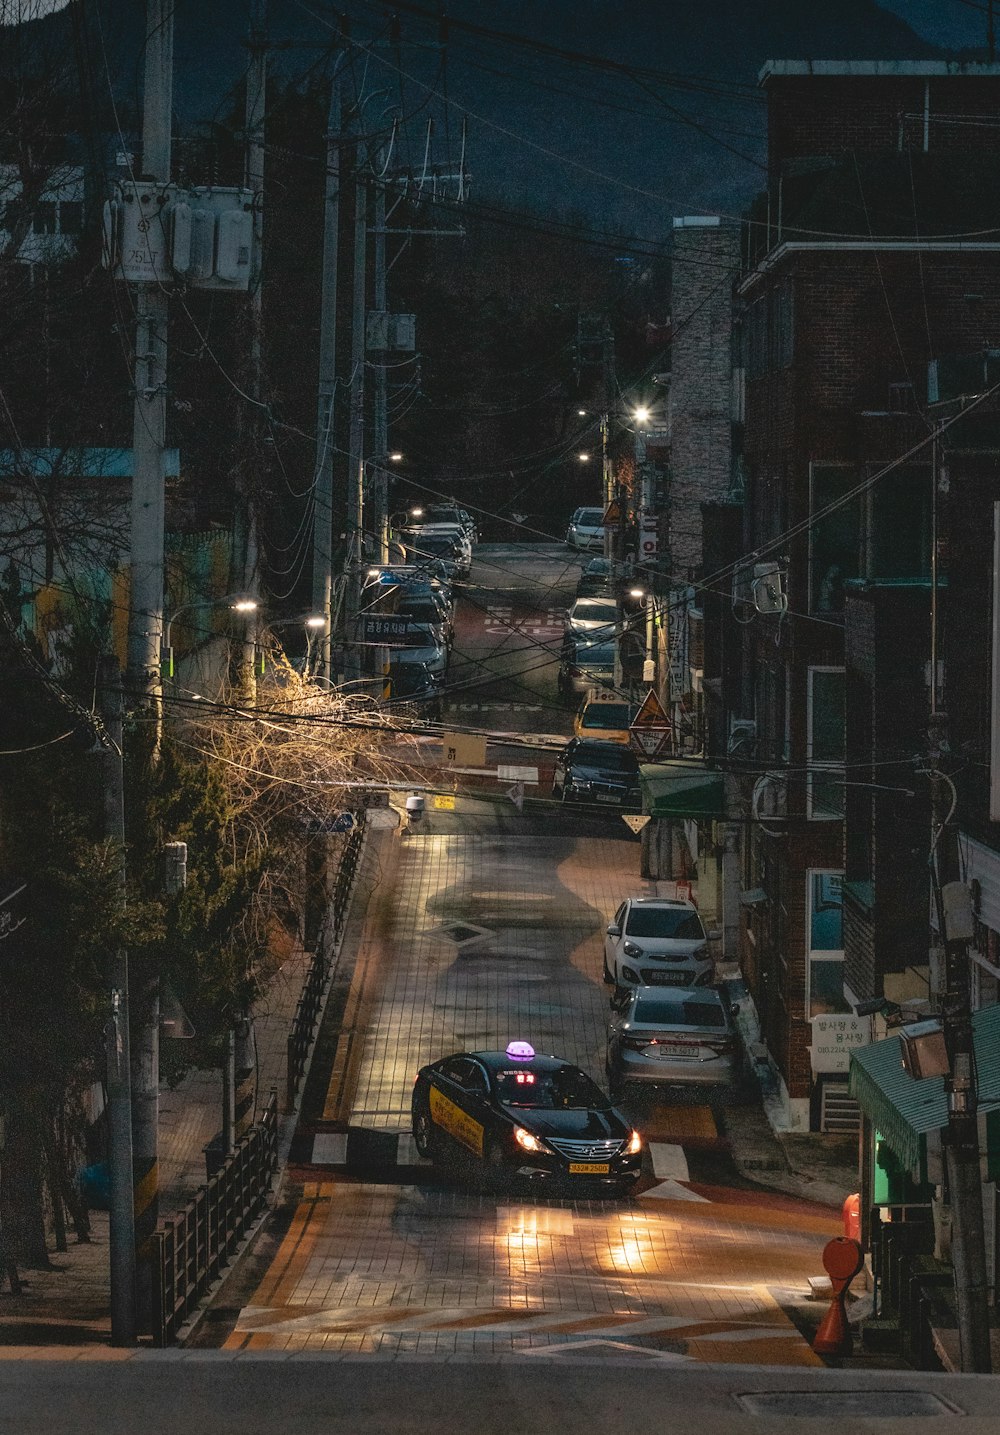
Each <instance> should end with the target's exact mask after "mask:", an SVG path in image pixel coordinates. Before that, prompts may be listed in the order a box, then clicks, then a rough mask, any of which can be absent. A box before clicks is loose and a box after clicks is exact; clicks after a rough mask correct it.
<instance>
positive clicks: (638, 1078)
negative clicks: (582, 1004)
mask: <svg viewBox="0 0 1000 1435" xmlns="http://www.w3.org/2000/svg"><path fill="white" fill-rule="evenodd" d="M738 1072H739V1057H738V1050H737V1040H736V1035H735V1032H734V1030H733V1024H732V1019H731V1017H730V1014H729V1010H728V1007H727V1006H726V1003H725V1002H724V1001H723V999H722V997H721V996H720V995H719V993H718V992H716V991H713V990H712V989H711V988H709V987H694V988H691V987H689V988H688V989H687V990H686V991H670V992H667V991H664V990H663V988H662V987H635V988H633V989H632V990H631V991H629V992H628V993H627V994H626V995H625V996H624V997H623V999H622V1000H621V1002H619V1003H618V1005H617V1007H616V1008H615V1009H614V1010H613V1011H612V1015H611V1020H610V1021H609V1023H608V1054H607V1073H608V1082H609V1085H610V1089H611V1095H612V1099H615V1100H617V1099H619V1098H620V1097H621V1095H622V1093H623V1092H624V1090H625V1087H626V1084H627V1083H628V1082H631V1081H635V1082H642V1083H644V1084H649V1083H654V1084H666V1083H671V1082H684V1083H688V1082H690V1083H695V1084H698V1085H701V1086H708V1085H711V1086H721V1085H724V1084H727V1083H729V1082H731V1081H732V1080H733V1078H734V1077H735V1076H736V1075H737V1074H738Z"/></svg>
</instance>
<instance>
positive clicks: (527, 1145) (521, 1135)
mask: <svg viewBox="0 0 1000 1435" xmlns="http://www.w3.org/2000/svg"><path fill="white" fill-rule="evenodd" d="M514 1140H515V1141H516V1142H517V1144H518V1145H519V1146H520V1148H521V1150H522V1151H544V1150H545V1143H544V1142H542V1141H539V1139H538V1137H537V1136H532V1134H531V1132H530V1131H525V1129H524V1127H523V1126H519V1127H518V1128H517V1130H516V1131H515V1132H514Z"/></svg>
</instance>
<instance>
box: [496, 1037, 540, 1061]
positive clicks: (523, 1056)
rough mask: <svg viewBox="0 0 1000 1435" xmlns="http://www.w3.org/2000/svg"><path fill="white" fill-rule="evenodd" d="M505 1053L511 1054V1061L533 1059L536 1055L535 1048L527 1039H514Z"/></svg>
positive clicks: (506, 1054)
mask: <svg viewBox="0 0 1000 1435" xmlns="http://www.w3.org/2000/svg"><path fill="white" fill-rule="evenodd" d="M504 1055H505V1056H509V1057H510V1059H511V1061H531V1060H532V1059H533V1057H534V1055H535V1048H534V1047H533V1046H532V1045H531V1043H530V1042H527V1041H512V1042H511V1043H510V1044H509V1045H508V1047H507V1050H506V1051H505V1052H504Z"/></svg>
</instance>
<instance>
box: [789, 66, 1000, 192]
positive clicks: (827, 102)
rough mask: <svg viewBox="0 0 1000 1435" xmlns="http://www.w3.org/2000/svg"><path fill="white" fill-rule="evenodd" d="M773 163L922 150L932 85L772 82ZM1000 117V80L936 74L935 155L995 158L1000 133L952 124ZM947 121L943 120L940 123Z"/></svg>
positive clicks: (918, 81)
mask: <svg viewBox="0 0 1000 1435" xmlns="http://www.w3.org/2000/svg"><path fill="white" fill-rule="evenodd" d="M767 96H768V163H769V167H770V170H771V172H772V174H774V173H777V171H778V168H779V167H780V164H781V161H782V160H785V159H792V158H801V157H805V156H810V157H811V156H815V155H841V154H844V153H845V152H848V151H851V150H854V151H856V152H857V153H859V154H873V153H879V152H881V153H885V152H887V151H891V150H895V149H897V148H898V147H899V134H900V125H901V124H902V128H903V141H904V148H907V149H920V148H922V146H923V133H924V120H923V112H924V81H923V78H922V77H920V76H903V77H890V76H884V75H883V76H869V77H857V78H850V77H847V76H837V77H824V76H815V75H801V76H788V77H784V76H776V77H772V78H770V79H769V80H768V81H767ZM970 115H974V116H977V117H980V116H981V117H985V118H996V117H997V116H998V115H1000V78H974V77H971V76H966V75H962V76H954V77H949V76H940V77H935V76H931V78H930V144H929V147H930V149H931V150H933V151H935V152H945V153H956V154H969V153H974V152H976V151H977V150H981V151H983V152H986V153H993V152H995V149H996V131H995V130H994V129H991V128H990V127H989V126H987V125H970V124H955V123H948V122H947V121H948V119H950V118H953V117H956V116H966V117H967V116H970ZM936 118H937V119H938V120H939V123H935V119H936Z"/></svg>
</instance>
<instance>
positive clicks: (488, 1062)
mask: <svg viewBox="0 0 1000 1435" xmlns="http://www.w3.org/2000/svg"><path fill="white" fill-rule="evenodd" d="M412 1120H413V1140H414V1143H415V1145H416V1148H417V1150H418V1151H419V1153H420V1155H421V1156H427V1157H430V1158H431V1159H432V1160H440V1159H442V1158H444V1157H445V1156H447V1155H449V1154H450V1155H456V1156H457V1155H464V1156H466V1157H468V1156H472V1157H474V1158H475V1160H476V1161H477V1162H479V1164H480V1167H481V1169H482V1171H483V1172H484V1173H486V1174H488V1175H490V1176H492V1177H493V1179H494V1181H496V1182H498V1183H499V1182H502V1181H503V1180H505V1179H509V1178H510V1177H512V1176H515V1175H516V1176H521V1177H525V1178H527V1179H528V1180H530V1181H532V1182H533V1183H539V1184H551V1183H552V1182H555V1181H565V1182H568V1183H569V1184H570V1185H572V1186H584V1187H587V1186H590V1185H591V1184H593V1183H596V1184H598V1185H600V1186H603V1187H608V1186H610V1187H612V1188H614V1189H615V1190H617V1191H619V1192H620V1193H622V1194H625V1193H627V1192H629V1191H631V1189H632V1187H633V1186H634V1184H635V1182H636V1181H637V1179H638V1177H639V1174H640V1169H641V1166H642V1137H641V1136H640V1135H639V1133H638V1131H636V1130H635V1129H634V1128H633V1127H632V1125H631V1124H630V1123H629V1122H628V1121H626V1119H625V1117H624V1116H622V1114H621V1112H619V1111H616V1110H615V1108H614V1106H613V1105H612V1104H611V1102H610V1101H609V1100H608V1098H607V1097H606V1096H605V1094H604V1092H603V1091H602V1090H601V1089H600V1087H599V1086H597V1085H595V1083H594V1082H593V1081H591V1079H590V1077H589V1076H588V1075H587V1074H586V1072H584V1071H581V1070H580V1068H579V1067H578V1066H574V1065H573V1064H572V1063H571V1062H568V1061H562V1060H561V1059H560V1058H559V1057H556V1056H539V1055H536V1053H535V1051H534V1050H533V1048H532V1047H531V1046H530V1045H529V1044H528V1043H527V1042H523V1041H514V1042H511V1043H510V1045H509V1046H508V1047H507V1049H506V1051H467V1052H459V1053H457V1054H456V1055H455V1056H448V1057H445V1058H444V1060H442V1061H435V1062H433V1063H432V1064H431V1065H430V1066H424V1067H422V1068H421V1069H420V1071H419V1072H418V1073H417V1079H416V1082H415V1083H414V1087H413V1097H412Z"/></svg>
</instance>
